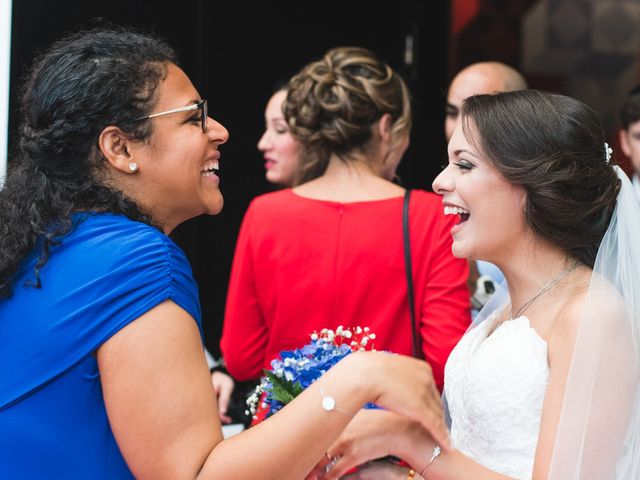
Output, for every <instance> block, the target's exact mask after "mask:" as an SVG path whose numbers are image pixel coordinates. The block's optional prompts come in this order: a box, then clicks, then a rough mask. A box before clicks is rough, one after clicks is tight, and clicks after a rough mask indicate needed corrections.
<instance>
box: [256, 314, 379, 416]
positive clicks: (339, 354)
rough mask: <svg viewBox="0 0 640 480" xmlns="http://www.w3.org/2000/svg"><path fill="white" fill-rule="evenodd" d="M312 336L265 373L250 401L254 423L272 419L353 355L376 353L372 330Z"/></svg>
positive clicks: (341, 330)
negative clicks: (359, 352)
mask: <svg viewBox="0 0 640 480" xmlns="http://www.w3.org/2000/svg"><path fill="white" fill-rule="evenodd" d="M310 337H311V342H310V343H308V344H307V345H305V346H303V347H302V348H299V349H296V350H287V351H283V352H281V353H280V358H278V359H275V360H273V361H272V362H271V370H266V369H265V370H264V377H262V380H261V382H260V385H258V386H257V387H256V390H255V391H254V392H253V394H251V395H250V396H249V398H248V399H247V405H248V407H249V409H248V411H247V412H246V413H247V415H249V414H250V415H252V416H253V419H254V420H258V419H260V418H267V417H270V416H271V415H273V414H274V413H276V412H277V411H278V410H280V409H281V408H282V407H284V406H285V405H286V404H287V403H289V402H290V401H291V400H293V399H294V398H295V397H297V396H298V395H299V394H300V393H301V392H302V391H303V390H304V389H305V388H307V387H308V386H309V385H311V384H312V383H313V382H314V381H316V380H317V379H318V378H319V377H320V376H321V375H322V374H323V373H325V372H326V371H327V370H329V369H330V368H331V367H333V366H334V365H335V364H336V363H338V362H339V361H340V360H342V359H343V358H344V357H346V356H347V355H349V354H350V353H352V352H356V351H359V350H375V348H374V340H375V338H376V335H375V333H371V332H370V331H369V328H368V327H364V328H362V327H342V326H339V327H338V328H337V329H336V331H335V332H334V331H333V330H329V329H326V328H324V329H322V330H321V331H320V332H313V333H312V334H311V335H310ZM368 407H375V405H368Z"/></svg>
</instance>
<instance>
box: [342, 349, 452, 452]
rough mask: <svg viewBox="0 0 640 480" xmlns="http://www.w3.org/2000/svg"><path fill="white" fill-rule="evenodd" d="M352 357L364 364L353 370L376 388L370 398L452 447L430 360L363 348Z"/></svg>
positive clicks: (441, 443) (443, 444)
mask: <svg viewBox="0 0 640 480" xmlns="http://www.w3.org/2000/svg"><path fill="white" fill-rule="evenodd" d="M349 357H352V358H351V359H350V360H352V361H355V362H356V364H358V363H360V364H364V366H365V368H363V369H362V368H361V369H360V370H358V369H357V367H356V368H355V369H354V371H358V372H362V375H366V376H367V378H368V382H367V383H368V385H367V386H368V387H369V388H373V392H372V393H373V396H371V397H369V398H370V401H372V402H373V403H375V404H376V405H378V406H380V407H382V408H384V409H386V410H389V411H392V412H396V413H399V414H401V415H405V416H407V417H409V418H411V419H413V420H415V421H417V422H419V423H420V424H421V425H422V427H424V429H425V430H426V431H427V432H429V433H430V434H431V436H432V437H433V438H434V439H435V441H436V442H437V443H438V444H439V445H440V446H441V447H442V448H443V449H444V450H449V449H450V440H449V432H448V430H447V427H446V425H445V422H444V413H443V409H442V401H441V399H440V393H439V392H438V389H437V388H436V385H435V381H434V379H433V374H432V372H431V367H430V366H429V364H428V363H427V362H424V361H421V360H417V359H415V358H412V357H408V356H405V355H395V354H390V353H385V352H361V353H355V354H352V355H349ZM349 357H347V359H349ZM345 360H346V359H345Z"/></svg>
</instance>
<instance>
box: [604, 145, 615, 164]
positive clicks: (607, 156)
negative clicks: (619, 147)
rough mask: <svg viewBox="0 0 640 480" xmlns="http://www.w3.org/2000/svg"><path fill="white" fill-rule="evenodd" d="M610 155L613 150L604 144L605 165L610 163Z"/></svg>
mask: <svg viewBox="0 0 640 480" xmlns="http://www.w3.org/2000/svg"><path fill="white" fill-rule="evenodd" d="M612 153H613V148H611V147H610V146H609V144H608V143H607V142H604V159H605V161H606V162H607V163H610V162H611V154H612Z"/></svg>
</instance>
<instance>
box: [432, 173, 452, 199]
mask: <svg viewBox="0 0 640 480" xmlns="http://www.w3.org/2000/svg"><path fill="white" fill-rule="evenodd" d="M432 188H433V191H434V192H435V193H437V194H438V195H444V194H445V193H447V192H450V191H451V190H452V189H453V179H452V178H451V176H450V175H449V168H448V167H447V168H445V169H444V170H443V171H442V172H440V175H438V176H437V177H436V179H435V180H434V181H433V184H432Z"/></svg>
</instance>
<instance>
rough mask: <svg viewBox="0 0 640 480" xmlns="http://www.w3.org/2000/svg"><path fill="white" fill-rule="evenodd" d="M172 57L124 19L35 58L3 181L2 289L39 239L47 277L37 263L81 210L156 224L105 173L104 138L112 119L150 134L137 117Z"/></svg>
mask: <svg viewBox="0 0 640 480" xmlns="http://www.w3.org/2000/svg"><path fill="white" fill-rule="evenodd" d="M168 62H171V63H177V62H176V55H175V53H174V51H173V50H172V49H171V47H169V46H168V45H167V44H166V43H165V42H163V41H162V40H159V39H157V38H155V37H153V36H151V35H149V34H143V33H139V32H134V31H131V30H128V29H122V28H109V29H93V30H88V31H83V32H79V33H75V34H72V35H69V36H67V37H65V38H63V39H61V40H59V41H57V42H56V43H54V44H53V45H52V46H51V47H50V48H49V49H47V50H46V51H45V52H43V53H42V54H41V55H40V56H39V57H38V58H37V59H36V61H35V63H34V65H33V67H32V68H31V70H30V72H29V74H28V75H27V78H26V80H25V83H24V88H23V91H22V95H21V125H20V133H19V141H18V147H17V152H16V155H15V156H14V157H15V158H13V159H12V162H10V164H9V171H8V174H7V178H6V182H5V185H4V188H3V189H2V190H0V298H3V297H9V296H11V294H12V280H13V279H14V277H15V275H16V272H17V270H18V269H19V267H20V263H21V262H22V260H23V259H24V258H25V256H26V255H27V254H28V253H29V252H31V251H32V250H33V249H34V248H35V246H36V245H38V248H39V252H38V253H37V254H38V262H37V264H36V271H35V278H36V285H35V286H36V287H39V286H40V279H39V278H40V277H39V271H40V269H41V268H42V267H43V266H44V265H45V263H46V262H47V260H48V258H49V253H50V250H51V248H52V247H54V246H55V245H56V244H57V240H56V239H58V238H60V237H61V236H63V235H65V234H66V233H68V232H69V231H70V230H71V228H72V222H71V215H72V213H73V212H74V211H82V210H91V211H102V212H112V213H119V214H123V215H126V216H127V217H129V218H131V219H133V220H137V221H142V222H145V223H149V224H153V220H152V219H151V217H150V216H149V215H147V214H146V213H144V212H143V211H142V210H141V209H140V208H139V207H138V205H136V204H135V203H134V202H133V200H131V199H130V198H127V197H126V196H125V195H124V194H123V193H122V192H120V191H118V190H116V189H114V188H111V187H108V186H107V185H105V184H104V183H103V181H102V177H103V172H104V170H103V169H104V162H105V160H104V157H103V155H102V153H101V152H100V150H99V148H98V138H99V136H100V133H101V132H102V130H103V129H104V128H105V127H106V126H108V125H119V126H120V128H121V130H122V131H123V132H124V133H125V134H127V135H129V136H130V137H131V138H132V139H134V140H136V141H144V140H146V139H147V138H148V137H149V136H150V135H151V132H152V130H151V128H152V127H151V124H150V122H131V120H133V119H136V118H139V117H143V116H145V115H148V114H150V113H151V110H152V108H153V107H154V105H155V102H156V96H155V93H156V88H157V86H158V85H159V83H160V81H161V80H162V79H163V78H165V77H166V72H167V63H168ZM39 239H41V245H42V247H41V248H40V242H39V241H38V240H39ZM37 242H38V243H37Z"/></svg>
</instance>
